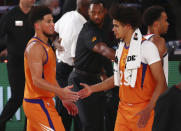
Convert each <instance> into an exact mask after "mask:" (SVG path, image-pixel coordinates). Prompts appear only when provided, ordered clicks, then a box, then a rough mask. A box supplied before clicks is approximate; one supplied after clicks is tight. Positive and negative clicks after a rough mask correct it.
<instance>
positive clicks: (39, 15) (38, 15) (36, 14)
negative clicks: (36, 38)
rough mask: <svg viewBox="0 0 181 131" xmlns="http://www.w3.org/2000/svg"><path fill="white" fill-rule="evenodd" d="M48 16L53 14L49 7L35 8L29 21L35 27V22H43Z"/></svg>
mask: <svg viewBox="0 0 181 131" xmlns="http://www.w3.org/2000/svg"><path fill="white" fill-rule="evenodd" d="M47 14H51V10H50V9H49V8H48V7H47V6H35V7H33V8H32V10H31V11H30V15H29V20H30V22H31V23H32V25H34V23H35V22H37V21H39V20H43V17H44V16H45V15H47Z"/></svg>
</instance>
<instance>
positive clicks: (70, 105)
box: [62, 101, 78, 116]
mask: <svg viewBox="0 0 181 131" xmlns="http://www.w3.org/2000/svg"><path fill="white" fill-rule="evenodd" d="M62 104H63V106H64V107H65V108H66V109H67V111H68V114H69V115H72V116H75V115H77V114H78V108H77V106H76V105H75V104H74V103H73V102H68V101H62Z"/></svg>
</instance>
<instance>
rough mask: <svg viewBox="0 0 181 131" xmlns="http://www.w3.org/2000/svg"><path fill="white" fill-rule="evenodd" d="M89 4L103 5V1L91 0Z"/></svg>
mask: <svg viewBox="0 0 181 131" xmlns="http://www.w3.org/2000/svg"><path fill="white" fill-rule="evenodd" d="M91 4H103V6H104V7H105V3H104V1H103V0H91V2H90V5H91Z"/></svg>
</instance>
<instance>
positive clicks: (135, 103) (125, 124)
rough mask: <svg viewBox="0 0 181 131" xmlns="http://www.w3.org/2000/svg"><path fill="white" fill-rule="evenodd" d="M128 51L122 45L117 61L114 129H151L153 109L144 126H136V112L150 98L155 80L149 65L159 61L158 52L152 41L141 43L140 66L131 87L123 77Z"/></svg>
mask: <svg viewBox="0 0 181 131" xmlns="http://www.w3.org/2000/svg"><path fill="white" fill-rule="evenodd" d="M128 51H129V47H125V46H124V48H123V51H122V55H121V59H120V62H119V63H120V64H119V71H120V88H119V97H120V102H119V107H118V112H117V118H116V124H115V131H151V129H152V123H153V118H154V111H152V112H151V114H150V118H149V120H148V122H147V124H146V127H145V128H138V126H137V122H138V120H139V118H140V116H138V115H136V114H137V113H139V112H140V111H142V110H143V109H144V108H145V107H146V106H147V105H148V104H149V102H150V100H151V98H152V95H153V92H154V89H155V86H156V82H155V80H154V78H153V76H152V73H151V70H150V66H149V65H151V64H153V63H155V62H158V61H160V57H159V53H158V50H157V48H156V46H155V45H154V44H153V43H152V42H150V41H144V42H143V43H142V45H141V67H140V68H138V72H137V79H136V84H135V87H134V88H132V87H131V86H130V85H128V84H127V80H126V79H125V78H124V71H125V68H126V64H125V63H126V60H127V55H128ZM152 53H153V54H152Z"/></svg>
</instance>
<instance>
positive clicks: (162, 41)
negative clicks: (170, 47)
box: [151, 35, 165, 45]
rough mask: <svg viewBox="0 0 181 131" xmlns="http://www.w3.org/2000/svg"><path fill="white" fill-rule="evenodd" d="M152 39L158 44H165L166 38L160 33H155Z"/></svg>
mask: <svg viewBox="0 0 181 131" xmlns="http://www.w3.org/2000/svg"><path fill="white" fill-rule="evenodd" d="M151 41H152V42H153V43H154V44H156V45H158V44H165V39H164V38H163V37H161V36H159V35H154V36H153V37H152V38H151Z"/></svg>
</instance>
